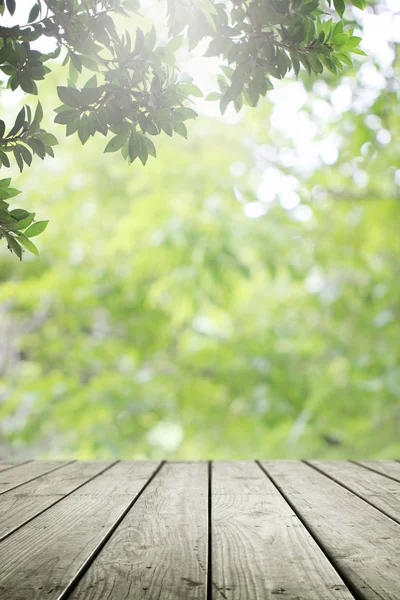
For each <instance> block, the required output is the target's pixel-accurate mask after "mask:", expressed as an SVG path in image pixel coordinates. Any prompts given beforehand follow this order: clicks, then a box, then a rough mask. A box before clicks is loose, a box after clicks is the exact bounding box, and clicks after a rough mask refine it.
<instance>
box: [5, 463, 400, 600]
mask: <svg viewBox="0 0 400 600" xmlns="http://www.w3.org/2000/svg"><path fill="white" fill-rule="evenodd" d="M398 465H400V463H397V462H396V461H380V462H378V463H375V462H372V461H365V462H360V463H355V462H347V461H338V462H332V461H310V463H309V464H306V463H304V462H301V461H262V462H260V463H257V462H253V461H248V462H213V463H211V464H207V463H205V462H185V463H182V462H181V463H179V462H176V463H170V462H168V463H164V464H161V463H157V462H117V463H112V462H111V461H110V462H90V461H88V462H86V461H85V462H70V463H68V462H59V461H47V462H46V461H45V462H43V461H39V462H35V461H31V462H26V463H21V461H20V462H12V461H4V462H1V461H0V600H44V599H46V600H66V599H67V598H68V599H71V600H133V599H134V600H264V599H265V600H277V599H278V598H282V599H283V600H335V599H337V600H352V599H353V600H400V525H399V524H398V523H397V522H396V520H399V516H400V469H399V467H398ZM395 519H396V520H395Z"/></svg>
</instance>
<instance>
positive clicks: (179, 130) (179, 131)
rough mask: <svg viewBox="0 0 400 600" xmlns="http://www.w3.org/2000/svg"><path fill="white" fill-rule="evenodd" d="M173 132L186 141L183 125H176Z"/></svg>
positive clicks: (184, 126)
mask: <svg viewBox="0 0 400 600" xmlns="http://www.w3.org/2000/svg"><path fill="white" fill-rule="evenodd" d="M174 130H175V131H176V133H177V134H178V135H181V136H182V137H184V138H185V139H186V140H187V128H186V125H185V123H176V125H175V127H174Z"/></svg>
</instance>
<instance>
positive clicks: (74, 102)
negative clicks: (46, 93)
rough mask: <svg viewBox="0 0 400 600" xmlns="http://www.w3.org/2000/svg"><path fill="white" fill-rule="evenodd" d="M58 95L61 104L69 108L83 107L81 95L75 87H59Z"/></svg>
mask: <svg viewBox="0 0 400 600" xmlns="http://www.w3.org/2000/svg"><path fill="white" fill-rule="evenodd" d="M57 94H58V97H59V98H60V100H61V102H63V103H64V104H66V105H67V106H72V107H73V108H80V106H82V97H81V93H80V91H79V90H77V89H75V88H73V87H66V86H58V87H57Z"/></svg>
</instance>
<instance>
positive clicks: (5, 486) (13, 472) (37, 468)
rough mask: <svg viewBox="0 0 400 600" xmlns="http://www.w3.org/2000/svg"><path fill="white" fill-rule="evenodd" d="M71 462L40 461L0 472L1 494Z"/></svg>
mask: <svg viewBox="0 0 400 600" xmlns="http://www.w3.org/2000/svg"><path fill="white" fill-rule="evenodd" d="M70 462H71V461H66V460H38V461H34V462H28V463H24V464H21V465H18V466H16V467H13V468H12V469H7V470H6V471H2V472H0V494H4V492H7V491H8V490H12V489H13V488H16V487H17V486H19V485H22V484H23V483H27V482H28V481H32V480H33V479H35V478H36V477H40V476H41V475H44V474H45V473H50V471H54V470H55V469H59V468H60V467H63V466H64V465H67V464H69V463H70Z"/></svg>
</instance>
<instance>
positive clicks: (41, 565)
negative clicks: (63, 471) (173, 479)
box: [0, 462, 157, 600]
mask: <svg viewBox="0 0 400 600" xmlns="http://www.w3.org/2000/svg"><path fill="white" fill-rule="evenodd" d="M156 467H157V463H152V462H136V463H125V462H122V463H118V464H116V465H115V466H113V467H111V468H110V469H108V470H107V471H105V472H104V473H103V474H101V475H99V476H98V477H96V478H95V479H93V480H91V481H89V482H88V483H87V484H85V485H84V486H83V487H81V488H79V489H78V490H76V491H75V492H72V494H70V495H69V496H67V497H66V498H64V499H63V500H62V501H61V502H59V503H57V504H56V505H54V506H52V507H51V508H49V509H48V510H46V511H45V512H44V513H42V514H40V515H39V516H38V517H36V518H35V519H33V520H32V521H30V522H29V523H27V524H26V525H25V526H24V527H22V528H21V529H18V530H17V531H15V532H14V533H13V534H11V535H10V536H9V537H7V538H6V539H5V540H3V541H2V542H0V565H1V569H0V598H1V600H43V599H46V600H59V599H60V598H61V597H65V596H64V593H65V592H66V591H68V589H69V586H70V585H71V583H72V581H73V580H74V578H75V577H76V575H77V574H78V573H79V572H80V571H81V570H82V569H84V568H85V563H86V561H87V560H88V559H89V558H90V557H91V555H92V554H93V553H94V552H96V550H97V548H98V547H99V545H101V544H102V542H104V540H105V539H106V538H107V535H108V534H109V532H110V530H111V529H112V528H113V527H114V526H115V525H116V524H117V523H118V521H119V519H120V518H122V516H123V515H124V513H125V511H126V510H127V509H128V508H129V506H130V505H131V503H132V502H133V500H134V498H135V497H136V495H137V494H138V493H139V492H140V491H141V489H142V488H143V486H144V485H145V484H146V482H147V481H148V479H149V478H150V477H151V475H152V474H153V473H154V471H155V469H156Z"/></svg>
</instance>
